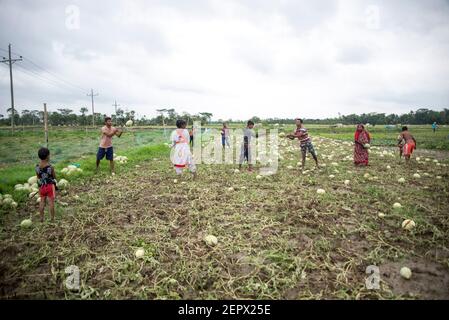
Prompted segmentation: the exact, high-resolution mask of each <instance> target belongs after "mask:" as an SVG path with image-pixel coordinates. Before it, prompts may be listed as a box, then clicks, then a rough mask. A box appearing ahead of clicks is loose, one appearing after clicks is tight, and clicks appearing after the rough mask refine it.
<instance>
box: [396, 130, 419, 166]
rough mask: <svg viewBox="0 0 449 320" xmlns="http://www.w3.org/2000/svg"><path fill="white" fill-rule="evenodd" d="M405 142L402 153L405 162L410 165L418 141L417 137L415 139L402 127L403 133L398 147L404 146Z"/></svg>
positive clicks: (399, 138)
mask: <svg viewBox="0 0 449 320" xmlns="http://www.w3.org/2000/svg"><path fill="white" fill-rule="evenodd" d="M403 140H404V141H405V143H404V145H403V147H402V150H403V151H402V153H403V155H404V158H405V162H406V163H407V164H408V163H409V161H410V157H411V156H412V153H413V151H414V150H415V149H416V140H415V137H413V135H412V134H411V133H410V132H409V131H408V128H407V127H406V126H405V127H402V132H401V134H400V135H399V137H398V146H400V145H401V144H402V141H403Z"/></svg>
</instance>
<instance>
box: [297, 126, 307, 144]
mask: <svg viewBox="0 0 449 320" xmlns="http://www.w3.org/2000/svg"><path fill="white" fill-rule="evenodd" d="M295 135H296V136H297V137H298V139H299V143H300V145H305V144H306V143H308V142H310V137H309V133H308V132H307V129H306V128H297V129H296V131H295Z"/></svg>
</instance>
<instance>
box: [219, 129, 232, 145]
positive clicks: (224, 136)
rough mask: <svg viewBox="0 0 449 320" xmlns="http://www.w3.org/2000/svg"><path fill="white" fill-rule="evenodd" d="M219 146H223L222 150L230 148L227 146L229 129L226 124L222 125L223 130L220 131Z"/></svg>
mask: <svg viewBox="0 0 449 320" xmlns="http://www.w3.org/2000/svg"><path fill="white" fill-rule="evenodd" d="M221 145H222V146H223V149H224V148H225V147H226V146H228V148H230V147H231V145H230V144H229V127H228V124H227V123H223V128H222V129H221Z"/></svg>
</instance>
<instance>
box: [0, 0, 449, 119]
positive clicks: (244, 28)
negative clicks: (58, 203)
mask: <svg viewBox="0 0 449 320" xmlns="http://www.w3.org/2000/svg"><path fill="white" fill-rule="evenodd" d="M9 43H11V44H12V51H13V53H14V54H13V58H18V56H19V55H22V56H23V58H24V60H23V61H20V62H16V63H15V64H14V65H13V76H14V92H15V105H16V108H17V109H18V110H19V111H20V110H23V109H29V110H30V109H42V104H43V103H44V102H45V103H47V105H48V107H49V110H56V109H58V108H70V109H72V110H74V111H76V112H78V111H79V109H80V108H81V107H87V108H89V110H90V108H91V105H90V97H88V96H87V94H88V93H89V92H90V89H91V88H93V90H94V93H98V94H99V95H98V96H96V97H95V111H96V112H101V113H104V114H108V115H110V114H112V113H114V107H113V106H112V104H113V103H114V101H117V103H118V104H120V106H121V107H122V108H123V109H125V110H135V111H136V112H137V115H138V116H143V115H146V116H151V117H152V116H155V115H156V114H157V112H156V110H157V109H160V108H175V109H176V111H178V112H179V113H181V112H188V113H190V114H195V113H199V112H210V113H212V114H213V118H214V119H239V120H243V119H247V118H250V117H252V116H259V117H261V118H268V117H271V118H294V117H303V118H327V117H336V116H338V114H339V113H340V114H342V115H343V114H350V113H357V114H360V113H370V112H380V113H387V114H390V113H397V114H401V113H406V112H409V111H410V110H412V109H413V110H416V109H418V108H421V107H424V108H432V109H434V110H441V109H443V108H449V59H448V57H449V1H448V0H428V1H421V0H388V1H387V0H383V1H380V0H370V1H364V0H361V1H360V0H340V1H337V0H334V1H331V0H329V1H327V0H326V1H325V0H314V1H305V0H278V1H274V0H272V1H268V0H240V1H236V0H227V1H222V0H220V1H219V0H198V1H194V0H192V1H185V0H145V1H143V0H141V1H117V0H115V1H114V0H113V1H76V0H71V1H53V0H23V1H13V0H0V60H1V59H2V58H1V57H3V56H5V57H7V52H6V51H5V50H7V49H8V44H9ZM9 107H10V90H9V70H8V67H7V65H6V64H4V63H1V64H0V114H6V109H7V108H9Z"/></svg>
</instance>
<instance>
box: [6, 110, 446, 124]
mask: <svg viewBox="0 0 449 320" xmlns="http://www.w3.org/2000/svg"><path fill="white" fill-rule="evenodd" d="M11 111H12V110H11V109H8V110H7V115H2V114H0V125H1V126H9V125H10V124H11V117H12V112H11ZM157 112H158V115H157V116H155V117H146V116H142V117H139V118H137V117H136V112H135V111H134V110H131V111H124V110H123V109H120V108H119V109H117V112H116V114H113V115H112V120H113V122H114V124H115V125H124V124H125V122H126V121H127V120H133V121H134V122H135V124H136V125H141V126H149V125H168V126H174V125H175V124H176V120H177V119H184V120H186V121H187V125H188V126H190V125H192V124H193V122H194V121H200V122H201V123H202V124H203V125H205V124H208V123H222V122H228V123H244V122H246V120H245V121H243V120H233V119H218V120H216V121H212V116H213V114H212V113H209V112H200V113H198V114H189V113H187V112H182V113H178V112H176V110H175V109H173V108H166V109H157ZM105 117H106V115H105V114H101V113H95V125H98V126H99V125H102V124H103V120H104V118H105ZM43 119H44V113H43V111H40V110H28V109H24V110H22V111H20V112H15V113H14V123H15V125H17V126H21V125H24V126H33V125H41V124H42V123H43ZM248 120H252V121H254V122H255V123H264V124H274V123H279V124H291V123H292V122H293V121H294V119H291V118H285V119H279V118H268V119H261V118H259V117H256V116H254V117H252V118H251V119H248ZM304 120H305V121H307V122H308V123H311V124H329V125H334V124H339V123H341V124H345V125H353V124H357V123H369V124H371V125H396V124H415V125H425V124H431V123H434V122H436V123H438V124H449V109H446V108H445V109H443V110H442V111H434V110H430V109H424V108H422V109H418V110H416V111H410V112H409V113H406V114H402V115H397V114H388V115H387V114H385V113H363V114H360V115H357V114H350V115H343V116H340V117H335V118H326V119H304ZM48 121H49V124H50V125H52V126H90V125H92V114H89V110H88V109H87V108H84V107H83V108H81V109H80V110H79V111H78V113H75V112H74V110H72V109H68V108H60V109H57V111H52V112H49V113H48Z"/></svg>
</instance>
